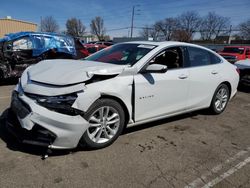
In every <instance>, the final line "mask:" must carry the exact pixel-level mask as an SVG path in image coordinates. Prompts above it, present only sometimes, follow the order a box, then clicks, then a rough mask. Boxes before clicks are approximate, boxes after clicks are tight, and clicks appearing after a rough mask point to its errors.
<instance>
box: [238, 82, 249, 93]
mask: <svg viewBox="0 0 250 188" xmlns="http://www.w3.org/2000/svg"><path fill="white" fill-rule="evenodd" d="M237 89H238V91H240V92H244V93H250V85H246V84H239V86H238V88H237Z"/></svg>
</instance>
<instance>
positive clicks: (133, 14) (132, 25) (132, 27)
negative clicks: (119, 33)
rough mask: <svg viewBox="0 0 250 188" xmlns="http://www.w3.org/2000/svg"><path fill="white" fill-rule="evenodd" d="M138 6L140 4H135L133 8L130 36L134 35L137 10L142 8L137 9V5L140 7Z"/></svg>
mask: <svg viewBox="0 0 250 188" xmlns="http://www.w3.org/2000/svg"><path fill="white" fill-rule="evenodd" d="M138 6H140V5H134V6H133V9H132V18H131V30H130V38H132V37H133V29H134V17H135V11H140V10H135V7H138ZM137 15H139V14H137Z"/></svg>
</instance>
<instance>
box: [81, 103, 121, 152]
mask: <svg viewBox="0 0 250 188" xmlns="http://www.w3.org/2000/svg"><path fill="white" fill-rule="evenodd" d="M85 119H86V120H88V122H89V125H90V126H89V128H88V129H87V130H86V131H85V133H84V134H83V136H82V138H81V140H80V145H83V146H87V147H88V148H91V149H100V148H104V147H107V146H109V145H111V144H112V143H113V142H114V141H115V140H116V139H117V138H118V136H119V135H120V134H121V132H122V130H123V127H124V124H125V115H124V110H123V108H122V106H121V105H120V104H119V103H118V102H116V101H114V100H112V99H99V100H97V101H96V102H95V103H94V104H93V105H92V106H91V107H90V108H89V110H88V111H87V112H86V114H85Z"/></svg>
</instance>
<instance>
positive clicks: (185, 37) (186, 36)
mask: <svg viewBox="0 0 250 188" xmlns="http://www.w3.org/2000/svg"><path fill="white" fill-rule="evenodd" d="M190 39H191V38H190V33H189V32H187V31H186V30H183V29H177V30H175V31H174V33H173V35H172V40H177V41H180V42H187V41H190Z"/></svg>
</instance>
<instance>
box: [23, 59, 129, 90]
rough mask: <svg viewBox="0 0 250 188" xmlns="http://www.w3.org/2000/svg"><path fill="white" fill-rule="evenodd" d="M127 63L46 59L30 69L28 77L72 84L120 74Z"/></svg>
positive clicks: (34, 79) (55, 83)
mask: <svg viewBox="0 0 250 188" xmlns="http://www.w3.org/2000/svg"><path fill="white" fill-rule="evenodd" d="M125 67H127V65H114V64H109V63H101V62H95V61H85V60H82V61H80V60H65V59H64V60H63V59H57V60H45V61H41V62H39V63H37V64H36V65H33V66H32V67H30V68H29V70H28V72H27V73H28V77H29V80H31V81H36V82H40V83H45V84H51V85H58V86H63V85H71V84H76V83H81V82H84V81H87V80H89V79H90V78H91V77H92V76H93V75H114V74H120V73H121V72H122V71H123V69H124V68H125Z"/></svg>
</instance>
